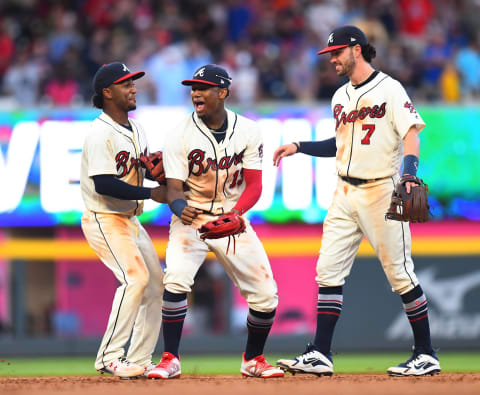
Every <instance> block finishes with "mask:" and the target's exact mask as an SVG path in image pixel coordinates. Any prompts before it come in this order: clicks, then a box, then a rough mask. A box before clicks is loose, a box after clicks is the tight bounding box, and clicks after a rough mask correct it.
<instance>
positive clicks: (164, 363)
mask: <svg viewBox="0 0 480 395" xmlns="http://www.w3.org/2000/svg"><path fill="white" fill-rule="evenodd" d="M173 358H175V357H173V356H170V355H168V356H165V357H162V360H161V361H160V363H159V364H158V367H160V368H163V369H165V368H166V367H167V366H168V365H169V364H170V361H171V360H172V359H173Z"/></svg>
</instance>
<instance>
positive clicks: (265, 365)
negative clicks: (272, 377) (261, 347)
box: [255, 355, 273, 371]
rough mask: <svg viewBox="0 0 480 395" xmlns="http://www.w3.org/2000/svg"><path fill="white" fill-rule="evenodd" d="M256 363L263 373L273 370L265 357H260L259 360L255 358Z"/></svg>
mask: <svg viewBox="0 0 480 395" xmlns="http://www.w3.org/2000/svg"><path fill="white" fill-rule="evenodd" d="M255 361H257V366H258V367H259V368H260V369H261V370H262V371H263V370H266V369H270V368H273V366H272V365H270V364H269V363H268V362H267V361H266V360H265V357H264V356H263V355H259V356H258V357H257V358H255Z"/></svg>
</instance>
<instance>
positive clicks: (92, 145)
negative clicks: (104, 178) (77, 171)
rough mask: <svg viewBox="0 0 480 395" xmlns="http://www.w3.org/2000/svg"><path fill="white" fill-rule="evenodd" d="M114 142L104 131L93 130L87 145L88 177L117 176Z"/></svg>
mask: <svg viewBox="0 0 480 395" xmlns="http://www.w3.org/2000/svg"><path fill="white" fill-rule="evenodd" d="M113 148H114V147H113V146H112V141H111V139H110V137H109V136H108V135H106V133H105V132H104V131H101V130H93V132H92V133H91V134H90V136H89V138H88V139H87V141H86V143H85V148H84V149H86V150H87V155H88V176H89V177H92V176H96V175H98V174H115V175H116V174H117V168H116V162H115V158H114V153H113V151H114V149H113Z"/></svg>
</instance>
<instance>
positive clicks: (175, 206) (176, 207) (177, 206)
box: [169, 199, 187, 218]
mask: <svg viewBox="0 0 480 395" xmlns="http://www.w3.org/2000/svg"><path fill="white" fill-rule="evenodd" d="M169 206H170V209H171V210H172V211H173V213H174V214H175V215H176V216H177V217H178V218H182V213H183V210H184V208H185V207H187V202H186V201H185V199H175V200H174V201H173V202H172V203H170V204H169Z"/></svg>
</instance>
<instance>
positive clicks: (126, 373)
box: [97, 357, 145, 379]
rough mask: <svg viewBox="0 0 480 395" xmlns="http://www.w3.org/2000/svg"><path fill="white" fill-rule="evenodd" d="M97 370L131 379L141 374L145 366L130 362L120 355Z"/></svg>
mask: <svg viewBox="0 0 480 395" xmlns="http://www.w3.org/2000/svg"><path fill="white" fill-rule="evenodd" d="M97 370H98V371H99V372H102V373H110V374H113V375H114V376H117V377H120V378H121V379H131V378H137V377H138V376H141V375H142V374H143V372H144V371H145V368H144V367H143V366H140V365H137V364H135V363H132V362H130V361H129V360H128V359H127V358H125V357H121V358H118V359H116V360H115V361H112V362H110V363H109V364H107V365H105V366H104V367H103V368H100V369H97Z"/></svg>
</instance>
